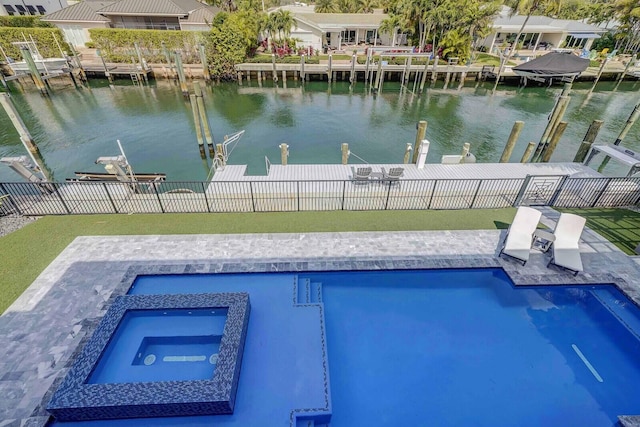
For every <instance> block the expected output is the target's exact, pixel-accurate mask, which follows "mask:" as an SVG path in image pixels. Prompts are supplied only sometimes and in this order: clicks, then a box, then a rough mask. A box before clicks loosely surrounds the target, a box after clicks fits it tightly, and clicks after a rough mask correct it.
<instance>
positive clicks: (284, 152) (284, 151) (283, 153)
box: [278, 144, 289, 166]
mask: <svg viewBox="0 0 640 427" xmlns="http://www.w3.org/2000/svg"><path fill="white" fill-rule="evenodd" d="M278 147H280V163H281V164H282V166H286V165H287V159H288V158H289V145H288V144H280V145H278Z"/></svg>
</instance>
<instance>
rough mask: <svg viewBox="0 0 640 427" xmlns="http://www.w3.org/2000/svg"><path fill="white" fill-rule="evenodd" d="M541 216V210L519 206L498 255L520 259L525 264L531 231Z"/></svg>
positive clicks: (530, 242)
mask: <svg viewBox="0 0 640 427" xmlns="http://www.w3.org/2000/svg"><path fill="white" fill-rule="evenodd" d="M541 216H542V212H540V211H539V210H536V209H533V208H530V207H527V206H520V207H519V208H518V211H517V212H516V216H515V217H514V218H513V222H512V223H511V225H510V226H509V230H508V231H507V238H506V239H505V240H504V245H503V246H502V250H501V251H500V254H499V255H502V254H505V255H507V256H509V257H511V258H515V259H517V260H520V261H522V265H525V264H526V263H527V261H529V253H530V252H531V244H532V243H533V232H534V231H536V227H537V226H538V223H539V222H540V217H541Z"/></svg>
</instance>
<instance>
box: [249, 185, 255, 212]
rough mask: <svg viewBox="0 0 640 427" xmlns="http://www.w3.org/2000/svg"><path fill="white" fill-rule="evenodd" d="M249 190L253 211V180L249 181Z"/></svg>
mask: <svg viewBox="0 0 640 427" xmlns="http://www.w3.org/2000/svg"><path fill="white" fill-rule="evenodd" d="M249 191H251V206H253V211H254V212H255V211H256V201H255V199H254V198H253V181H249Z"/></svg>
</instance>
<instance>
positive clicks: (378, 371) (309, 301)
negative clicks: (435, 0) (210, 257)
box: [55, 269, 640, 427]
mask: <svg viewBox="0 0 640 427" xmlns="http://www.w3.org/2000/svg"><path fill="white" fill-rule="evenodd" d="M240 291H244V292H249V295H250V298H251V307H252V309H251V315H250V320H249V326H248V330H247V338H246V343H245V349H244V356H243V362H242V371H241V374H240V381H239V385H238V392H237V397H236V405H235V413H234V414H233V415H220V416H212V417H187V418H184V417H183V418H164V419H154V420H148V419H146V420H145V419H141V420H115V421H114V420H110V421H108V422H98V421H93V422H82V423H55V424H56V425H67V424H69V425H74V426H96V427H97V426H106V425H109V426H143V425H166V426H181V425H189V426H200V425H202V426H204V425H216V426H244V425H270V426H271V425H273V426H289V423H290V419H291V418H292V416H293V414H296V415H300V414H315V416H316V418H315V426H321V425H322V426H324V425H327V424H326V421H327V419H326V417H324V415H326V414H327V413H330V414H331V418H330V423H329V424H330V426H331V427H342V426H344V427H347V426H398V425H434V426H436V425H438V426H440V425H474V426H495V425H518V426H540V425H550V426H554V425H563V426H565V425H580V426H612V425H614V424H615V423H616V417H617V415H623V414H640V397H638V396H640V333H639V331H640V314H639V310H638V308H637V307H636V306H635V305H633V304H632V303H630V302H629V300H627V299H626V298H625V297H624V296H623V295H622V294H621V293H620V292H619V291H618V290H617V289H615V288H614V287H612V286H595V287H594V286H582V287H573V288H572V287H529V288H518V289H514V287H513V286H512V284H511V282H510V281H509V279H508V278H507V277H506V275H505V274H504V272H503V271H502V270H497V269H479V270H472V269H465V270H422V271H384V272H340V273H338V272H336V273H301V274H299V275H295V274H215V275H204V274H203V275H175V276H142V277H139V278H138V279H137V280H136V282H135V283H134V286H133V287H132V289H131V291H130V293H132V294H176V293H206V292H240ZM140 344H141V342H138V346H137V347H136V349H135V350H134V352H135V351H137V350H138V348H139V347H140ZM325 353H326V354H325ZM127 357H129V356H127ZM129 359H130V358H129ZM129 359H127V360H128V363H129V364H131V360H129ZM325 366H326V367H328V370H326V369H324V367H325ZM309 408H312V409H314V410H315V412H314V411H309V412H301V411H298V412H296V409H309ZM292 411H293V412H292ZM323 414H324V415H323ZM311 418H313V417H311ZM302 419H304V417H303V418H302ZM265 423H266V424H265ZM299 425H300V426H302V425H305V426H306V425H308V422H307V421H305V422H304V423H299Z"/></svg>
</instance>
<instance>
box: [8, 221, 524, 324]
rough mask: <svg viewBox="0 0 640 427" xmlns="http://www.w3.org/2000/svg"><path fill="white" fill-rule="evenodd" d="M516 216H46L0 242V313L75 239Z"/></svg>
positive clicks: (402, 226) (492, 224)
mask: <svg viewBox="0 0 640 427" xmlns="http://www.w3.org/2000/svg"><path fill="white" fill-rule="evenodd" d="M514 214H515V209H486V210H481V209H474V210H456V211H360V212H354V211H330V212H278V213H246V214H155V215H153V214H149V215H78V216H71V215H70V216H48V217H44V218H41V219H39V220H38V221H35V222H34V223H32V224H29V225H28V226H26V227H24V228H22V229H20V230H18V231H16V232H14V233H11V234H9V235H7V236H4V237H0V260H1V262H0V277H1V278H2V279H1V283H2V287H1V288H0V289H1V291H0V312H4V311H5V310H6V309H7V307H9V306H10V305H11V303H13V301H15V299H16V298H18V296H20V294H22V292H23V291H24V290H25V289H26V288H27V287H28V286H29V285H30V284H31V283H32V282H33V281H34V280H35V279H36V277H38V275H39V274H40V273H41V272H42V271H43V270H44V269H45V268H46V267H47V266H48V265H49V264H50V263H51V261H53V260H54V259H55V257H57V256H58V254H59V253H60V252H61V251H62V250H63V249H64V248H65V247H66V246H67V245H68V244H69V243H71V242H72V241H73V239H75V238H76V237H77V236H108V235H135V234H233V233H302V232H322V231H328V232H331V231H407V230H487V229H496V228H507V227H508V226H509V224H510V223H511V220H512V219H513V216H514Z"/></svg>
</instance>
